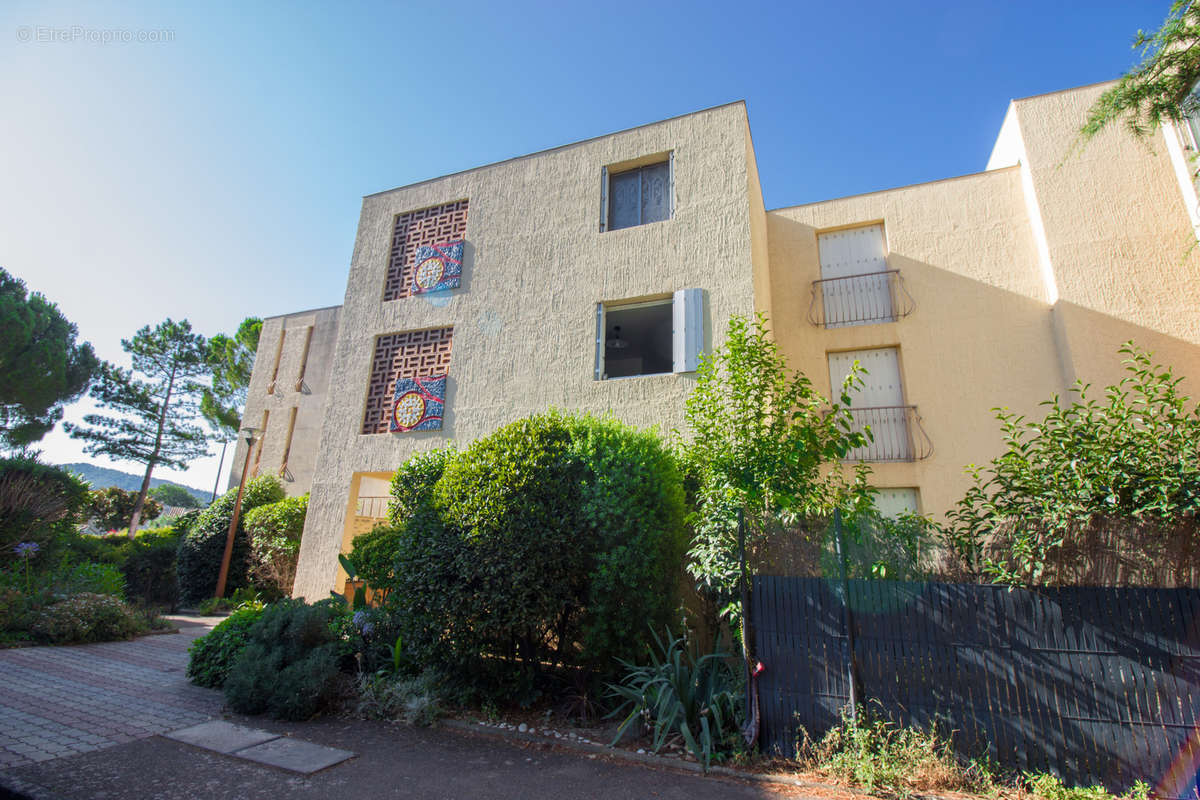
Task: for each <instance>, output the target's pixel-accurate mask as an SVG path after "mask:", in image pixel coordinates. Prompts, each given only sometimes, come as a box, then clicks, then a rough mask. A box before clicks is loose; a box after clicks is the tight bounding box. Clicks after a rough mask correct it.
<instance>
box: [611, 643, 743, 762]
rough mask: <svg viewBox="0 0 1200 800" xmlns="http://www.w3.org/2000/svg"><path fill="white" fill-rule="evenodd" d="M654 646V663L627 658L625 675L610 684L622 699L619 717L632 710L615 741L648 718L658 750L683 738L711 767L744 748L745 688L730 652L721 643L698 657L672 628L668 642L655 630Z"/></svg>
mask: <svg viewBox="0 0 1200 800" xmlns="http://www.w3.org/2000/svg"><path fill="white" fill-rule="evenodd" d="M654 645H655V646H654V647H649V648H647V650H648V651H649V663H647V664H646V665H644V666H639V665H636V664H631V663H629V662H622V663H623V664H624V666H625V677H624V678H623V679H622V681H621V682H620V683H616V684H609V690H610V693H611V696H612V697H613V698H615V699H617V700H619V701H620V702H621V705H620V706H618V707H617V709H616V711H614V712H613V716H619V715H620V714H622V713H625V712H626V711H627V712H628V713H626V716H625V719H623V720H622V721H621V724H620V726H619V727H618V728H617V736H616V738H615V739H614V740H613V744H616V742H617V741H619V740H620V739H621V737H622V736H624V735H625V732H626V731H628V730H629V729H630V728H631V727H632V726H633V725H634V724H635V723H640V722H645V723H647V724H649V726H650V729H651V731H652V733H653V737H654V739H653V741H654V752H656V753H657V752H658V751H659V750H661V749H662V748H663V747H664V746H666V744H667V743H668V742H669V741H671V739H672V738H675V739H682V740H683V742H684V743H685V744H686V745H687V748H688V750H689V751H690V752H691V754H692V755H693V756H694V757H695V758H696V760H697V761H699V762H700V763H701V764H703V765H704V767H705V769H707V768H708V767H709V765H710V764H712V760H713V758H714V757H720V756H722V755H725V754H728V753H729V752H730V751H733V750H736V749H738V748H739V747H740V742H739V733H738V716H739V697H740V693H739V692H738V691H737V681H736V677H735V676H734V674H733V671H732V670H731V669H730V668H729V663H728V661H729V655H728V654H727V653H723V652H721V651H720V649H719V647H718V649H715V650H714V651H713V652H712V653H709V654H708V655H705V656H700V657H697V655H696V653H695V652H693V651H692V650H691V649H689V648H688V646H687V641H686V640H685V639H684V637H682V636H680V637H675V636H672V635H670V633H669V632H668V634H667V640H666V641H665V642H664V641H663V640H661V639H659V638H658V635H657V634H654Z"/></svg>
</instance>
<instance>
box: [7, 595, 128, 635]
mask: <svg viewBox="0 0 1200 800" xmlns="http://www.w3.org/2000/svg"><path fill="white" fill-rule="evenodd" d="M141 628H142V626H141V623H139V621H138V618H137V616H136V615H135V614H134V612H133V610H132V609H130V608H129V606H127V605H125V604H124V603H123V602H121V601H120V600H118V599H117V598H115V597H111V596H109V595H106V594H95V593H93V592H81V593H80V594H76V595H72V596H71V597H68V598H67V599H66V600H62V601H59V602H57V603H54V604H53V605H51V606H48V607H47V608H45V609H43V610H42V611H41V612H40V613H38V614H37V616H36V618H35V619H34V621H33V625H32V628H31V632H32V633H33V635H34V636H35V637H36V638H38V639H41V640H43V641H46V642H50V643H51V644H74V643H78V642H103V641H109V640H111V639H130V638H132V637H133V636H134V634H136V633H138V632H139V631H140V630H141Z"/></svg>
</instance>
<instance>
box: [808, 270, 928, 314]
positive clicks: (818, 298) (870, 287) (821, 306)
mask: <svg viewBox="0 0 1200 800" xmlns="http://www.w3.org/2000/svg"><path fill="white" fill-rule="evenodd" d="M915 307H916V301H914V300H913V298H912V295H910V294H909V293H908V289H907V288H905V286H904V279H903V278H901V277H900V270H898V269H889V270H885V271H883V272H866V273H863V274H861V275H846V276H844V277H841V278H822V279H821V280H819V281H813V283H812V303H810V304H809V307H808V320H809V322H811V323H812V324H813V325H820V326H823V327H826V328H843V327H848V326H850V325H872V324H876V323H880V322H895V321H896V320H898V319H900V318H901V317H907V316H908V315H909V314H911V313H912V312H913V309H914V308H915Z"/></svg>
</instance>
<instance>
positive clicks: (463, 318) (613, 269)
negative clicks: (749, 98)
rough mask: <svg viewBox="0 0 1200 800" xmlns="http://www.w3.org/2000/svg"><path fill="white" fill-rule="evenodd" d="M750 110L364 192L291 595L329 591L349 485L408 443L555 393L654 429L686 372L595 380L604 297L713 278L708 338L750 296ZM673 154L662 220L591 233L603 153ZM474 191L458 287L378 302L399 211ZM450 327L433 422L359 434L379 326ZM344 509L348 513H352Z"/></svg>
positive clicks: (678, 415) (428, 443) (396, 456)
mask: <svg viewBox="0 0 1200 800" xmlns="http://www.w3.org/2000/svg"><path fill="white" fill-rule="evenodd" d="M747 133H748V128H747V122H746V112H745V107H744V105H743V104H741V103H735V104H732V105H727V106H721V107H719V108H715V109H710V110H707V111H702V112H698V113H696V114H691V115H688V116H685V117H679V118H676V119H672V120H667V121H664V122H660V123H655V124H653V125H648V126H645V127H641V128H636V129H634V130H630V131H625V132H622V133H617V134H613V135H610V136H605V137H601V138H598V139H593V140H590V141H586V142H581V143H578V144H574V145H569V146H566V147H561V148H557V149H555V150H551V151H547V152H543V153H538V154H534V155H531V156H526V157H522V158H518V159H513V160H511V161H506V162H502V163H499V164H494V165H491V166H487V167H481V168H479V169H475V170H470V171H468V172H463V173H458V174H456V175H450V176H446V177H443V178H438V179H436V180H432V181H427V182H425V183H421V184H416V185H414V186H409V187H405V188H402V189H397V190H394V191H391V192H385V193H382V194H377V195H372V196H370V197H367V198H365V199H364V201H363V207H362V215H361V217H360V221H359V228H358V235H357V237H356V240H355V245H354V253H353V257H352V260H351V266H350V275H349V280H348V284H347V291H346V298H345V303H344V306H343V312H342V317H341V326H340V331H339V335H338V341H337V348H336V352H335V354H334V360H333V374H332V378H331V383H332V385H333V386H335V387H338V388H337V389H336V391H334V392H332V393H331V396H330V402H329V405H328V407H327V411H326V414H325V422H324V426H323V428H322V433H321V440H320V446H319V452H318V458H317V465H316V477H315V479H314V481H313V487H312V499H311V502H310V506H309V514H308V520H307V523H306V526H305V532H304V539H303V543H302V545H301V551H300V564H299V568H298V574H297V578H296V588H295V594H296V595H297V596H305V597H322V596H324V595H325V594H326V593H327V592H328V591H329V589H330V588H331V587H332V586H334V585H335V584H336V582H337V577H336V573H337V571H338V567H337V561H336V555H337V553H338V552H339V550H340V549H342V548H343V546H344V545H345V543H346V541H345V540H346V538H347V535H348V530H347V522H348V519H350V517H352V513H351V512H352V510H353V504H352V498H351V495H352V483H353V481H354V479H355V476H356V475H360V474H363V473H373V474H387V473H389V472H391V471H392V470H394V469H395V467H396V466H397V465H399V464H400V463H402V462H403V461H404V460H405V459H406V458H407V457H408V456H409V455H411V454H412V453H414V452H417V451H420V450H425V449H428V448H432V447H436V446H440V445H442V444H444V443H445V442H446V441H447V440H451V439H453V440H455V441H456V442H458V443H463V444H465V443H467V442H470V441H471V440H473V439H475V438H478V437H480V436H484V435H486V434H488V433H491V432H492V431H493V430H495V429H496V428H497V427H499V426H501V425H503V424H504V423H506V422H509V421H512V420H514V419H517V418H520V417H522V416H526V415H528V414H531V413H535V412H538V411H543V410H545V409H547V408H549V407H551V406H557V407H560V408H566V409H571V410H579V411H591V412H596V413H603V412H607V411H611V412H612V413H614V414H615V415H616V416H617V417H619V418H621V419H624V420H626V421H628V422H630V423H632V424H635V425H639V426H657V427H658V428H659V429H660V430H663V431H664V432H666V431H669V430H671V429H672V428H680V427H682V425H683V403H684V398H685V397H686V395H687V394H688V392H689V391H690V390H691V388H692V386H693V385H694V381H695V378H694V375H692V374H682V375H674V374H672V375H660V376H648V377H638V378H627V379H621V380H609V381H597V380H595V379H594V354H595V348H596V341H595V339H596V304H597V303H601V302H607V301H618V300H626V299H634V298H639V297H650V296H661V295H664V294H668V293H670V292H674V291H676V290H679V289H686V288H701V289H704V290H705V295H706V296H705V323H706V329H707V341H708V343H709V344H710V345H711V343H712V342H713V338H714V332H715V336H716V338H717V340H718V341H719V340H720V334H721V332H723V331H724V330H725V328H726V324H727V321H728V318H729V317H730V315H732V314H748V313H750V312H752V311H753V308H754V286H753V278H752V256H751V253H752V245H751V228H752V222H751V213H750V205H751V204H750V199H749V197H748V192H749V191H750V187H752V186H753V185H754V181H755V180H756V177H757V176H756V175H755V176H753V177H752V176H751V174H750V173H749V171H748V167H747V159H746V153H747ZM668 151H673V152H674V159H675V214H674V217H673V218H672V219H671V220H668V221H664V222H658V223H653V224H649V225H643V226H638V227H634V228H628V229H624V230H618V231H609V232H605V233H601V232H600V231H599V212H600V192H601V169H602V167H605V166H608V165H613V164H620V163H621V162H625V161H629V160H632V159H638V158H641V157H644V156H649V155H653V154H658V153H666V152H668ZM462 198H469V200H470V209H469V213H468V217H467V230H466V237H465V238H466V242H467V245H466V251H465V259H464V280H463V286H462V288H461V289H459V290H456V291H454V292H451V293H449V294H447V295H441V296H435V297H433V298H423V297H419V296H418V297H412V298H405V299H402V300H397V301H392V302H387V303H384V302H382V301H381V300H380V298H381V295H382V288H383V284H384V277H385V274H386V270H387V264H388V254H389V249H390V247H391V238H392V228H393V220H394V218H395V216H396V215H397V214H401V213H404V212H407V211H411V210H415V209H420V208H425V207H428V206H433V205H439V204H442V203H446V202H450V201H454V200H459V199H462ZM445 325H453V326H454V344H453V354H452V358H451V364H450V371H449V372H450V378H449V382H448V387H447V412H446V416H445V422H444V426H445V427H444V430H443V431H441V432H440V433H434V432H415V433H408V434H400V435H392V434H375V435H363V434H360V433H359V431H360V430H361V426H362V417H363V408H364V402H365V397H366V390H367V383H368V380H369V374H370V363H371V356H372V353H373V350H374V344H375V338H376V337H377V336H378V335H381V334H387V333H393V332H397V331H407V330H418V329H423V328H432V327H441V326H445ZM350 521H351V522H352V521H353V520H350Z"/></svg>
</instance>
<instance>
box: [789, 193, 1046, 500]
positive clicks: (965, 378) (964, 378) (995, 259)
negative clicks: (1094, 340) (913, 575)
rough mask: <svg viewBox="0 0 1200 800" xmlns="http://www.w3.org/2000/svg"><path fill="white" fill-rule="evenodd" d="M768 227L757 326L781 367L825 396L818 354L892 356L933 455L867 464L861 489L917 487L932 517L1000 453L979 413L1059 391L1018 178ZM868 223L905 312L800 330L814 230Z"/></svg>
mask: <svg viewBox="0 0 1200 800" xmlns="http://www.w3.org/2000/svg"><path fill="white" fill-rule="evenodd" d="M767 219H768V223H769V234H770V258H771V298H772V305H771V310H770V317H771V320H772V327H773V329H774V331H775V336H776V340H777V341H778V343H779V345H780V347H781V349H782V350H783V352H784V354H785V356H786V357H787V358H788V359H789V361H790V363H791V364H792V366H793V367H795V368H797V369H800V370H802V371H803V372H805V373H806V374H807V375H808V376H809V377H810V378H812V379H813V381H814V383H815V384H816V385H817V386H818V387H820V388H821V390H822V391H824V392H826V393H828V392H830V391H831V387H830V385H829V370H828V366H827V363H828V362H827V354H828V353H830V352H836V351H841V350H862V349H869V348H872V347H888V346H894V347H898V348H899V354H900V368H901V377H902V380H903V383H904V390H905V400H906V402H907V403H908V404H910V405H915V406H916V407H917V413H918V414H919V415H920V418H921V425H922V427H923V428H924V430H925V432H926V433H927V434H928V436H929V439H930V441H931V442H932V445H933V454H932V455H931V456H930V457H929V458H926V459H923V460H920V461H915V462H911V463H879V464H873V465H872V467H873V471H874V474H875V480H874V483H875V484H876V485H878V486H880V487H916V488H918V489H919V491H920V502H921V510H922V511H923V512H926V513H934V514H935V515H938V514H940V513H941V512H943V511H944V510H945V509H947V508H949V506H950V505H952V504H953V502H954V501H955V500H957V499H958V498H959V497H961V496H962V493H963V491H964V490H965V489H966V487H967V485H968V484H967V480H966V477H965V475H964V473H963V466H964V465H966V464H967V463H969V462H971V461H980V460H986V459H987V458H990V457H991V455H992V454H994V453H995V452H996V451H997V449H998V447H999V445H1000V442H1001V440H1000V436H999V432H998V430H997V427H996V425H995V424H994V423H993V421H992V413H991V411H990V409H991V408H992V407H994V406H1000V405H1009V406H1012V407H1014V408H1016V409H1018V410H1020V411H1022V412H1028V411H1032V410H1033V408H1034V407H1035V406H1036V404H1037V402H1038V401H1040V400H1041V399H1043V398H1045V397H1047V396H1048V395H1049V394H1051V393H1052V392H1055V391H1061V390H1062V389H1063V379H1062V370H1061V369H1060V366H1059V363H1058V359H1057V355H1056V352H1055V347H1054V339H1053V331H1052V327H1051V315H1050V308H1049V306H1048V304H1047V303H1046V302H1045V299H1044V298H1043V297H1042V296H1041V294H1042V292H1041V288H1042V283H1041V280H1040V278H1039V276H1038V269H1037V260H1036V253H1035V251H1034V246H1033V239H1032V234H1031V232H1030V229H1029V224H1028V222H1027V221H1026V218H1025V211H1024V202H1023V200H1022V198H1021V190H1020V176H1019V175H1018V173H1017V171H1016V170H1014V169H1006V170H999V171H995V172H989V173H982V174H979V175H970V176H966V177H963V178H957V179H953V180H947V181H940V182H937V183H931V184H922V185H918V186H910V187H905V188H902V189H895V190H892V191H886V192H876V193H873V194H868V195H861V196H857V197H849V198H843V199H840V200H831V201H828V202H825V203H815V204H811V205H805V206H797V207H794V208H787V209H780V210H777V211H771V212H769V213H768V215H767ZM880 221H882V223H883V226H884V232H885V234H886V238H887V244H888V250H889V254H888V266H889V267H890V268H892V269H899V270H900V276H901V278H902V280H903V283H904V287H905V289H906V290H907V292H908V293H909V294H910V295H911V296H912V299H913V311H912V313H911V314H909V315H908V316H907V317H904V318H901V319H899V320H898V321H896V322H890V323H883V324H873V325H859V326H854V327H843V328H833V329H825V328H823V327H818V326H815V325H813V324H811V323H810V322H809V320H808V313H809V308H810V305H811V301H812V291H813V288H812V287H813V281H815V280H818V279H819V278H820V277H821V275H820V261H819V256H818V250H817V235H818V233H820V232H823V231H826V230H830V229H836V228H840V227H846V226H851V225H859V224H869V223H878V222H880Z"/></svg>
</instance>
